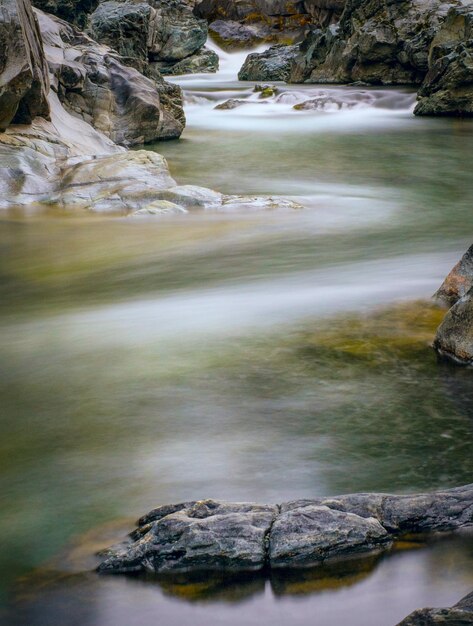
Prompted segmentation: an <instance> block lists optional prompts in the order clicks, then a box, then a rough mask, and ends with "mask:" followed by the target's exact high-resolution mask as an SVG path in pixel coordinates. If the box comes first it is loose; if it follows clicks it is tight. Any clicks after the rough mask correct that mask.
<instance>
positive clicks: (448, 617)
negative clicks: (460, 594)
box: [398, 593, 473, 626]
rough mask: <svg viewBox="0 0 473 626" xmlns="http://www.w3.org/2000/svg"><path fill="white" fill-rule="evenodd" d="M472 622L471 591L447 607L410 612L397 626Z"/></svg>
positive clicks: (458, 625)
mask: <svg viewBox="0 0 473 626" xmlns="http://www.w3.org/2000/svg"><path fill="white" fill-rule="evenodd" d="M471 624H473V593H470V594H468V595H467V596H465V597H464V598H463V599H462V600H460V602H457V604H455V605H454V606H452V607H451V608H447V609H420V610H418V611H414V613H411V615H409V616H408V617H406V619H404V620H402V622H401V623H400V624H398V626H471Z"/></svg>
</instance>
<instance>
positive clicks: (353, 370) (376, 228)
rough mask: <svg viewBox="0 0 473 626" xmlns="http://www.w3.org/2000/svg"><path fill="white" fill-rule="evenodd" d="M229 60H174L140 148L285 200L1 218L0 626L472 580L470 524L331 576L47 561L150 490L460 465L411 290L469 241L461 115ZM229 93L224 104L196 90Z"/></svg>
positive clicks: (409, 590) (354, 482) (443, 597)
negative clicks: (119, 215) (284, 207)
mask: <svg viewBox="0 0 473 626" xmlns="http://www.w3.org/2000/svg"><path fill="white" fill-rule="evenodd" d="M242 60H243V58H242V55H224V54H223V53H222V61H223V62H222V71H221V72H220V73H219V74H217V75H216V76H190V77H182V78H179V79H174V80H176V81H177V82H179V83H180V84H181V85H182V86H183V87H184V88H185V92H186V101H187V105H186V113H187V118H188V127H187V129H186V131H185V133H184V136H183V138H182V140H180V141H177V142H170V143H165V144H159V145H157V146H154V147H153V146H152V147H151V148H152V149H156V150H158V151H160V152H162V153H163V154H164V155H165V156H166V157H167V158H168V161H169V164H170V167H171V171H172V173H173V175H174V177H175V178H176V179H177V180H178V181H179V182H181V183H192V184H199V185H205V186H209V187H213V188H215V189H218V190H220V191H222V192H225V193H239V194H280V195H283V196H286V197H291V198H294V199H295V200H297V201H298V202H300V203H301V204H302V205H303V206H304V207H305V208H304V209H301V210H298V211H274V212H262V213H258V212H253V213H251V212H247V213H245V214H241V215H237V214H231V215H228V214H219V213H206V214H202V213H200V214H199V213H197V214H194V215H188V216H185V217H180V218H173V217H170V218H166V219H156V218H149V219H148V218H143V219H136V220H131V219H118V220H110V219H108V220H103V219H101V218H94V219H92V218H83V217H82V218H80V219H61V218H53V217H48V218H47V219H46V218H44V219H41V218H37V219H36V218H35V219H33V218H29V219H25V220H19V219H17V220H4V221H3V222H2V224H1V230H0V255H1V263H0V272H1V282H0V290H1V296H2V297H1V299H0V315H1V317H0V324H1V326H0V331H1V337H2V351H1V355H0V367H1V382H0V385H1V387H2V404H1V408H2V418H1V420H2V421H1V425H2V437H1V439H0V449H1V456H0V458H1V461H2V474H1V485H0V493H1V494H2V502H1V509H0V510H1V513H0V532H1V537H2V562H1V569H0V577H1V580H2V583H3V592H4V597H7V594H8V596H10V599H11V598H12V596H13V595H15V594H16V600H15V602H16V604H15V608H14V610H13V613H10V615H9V616H8V618H7V622H8V623H9V624H11V623H14V621H15V620H17V621H18V623H20V624H28V625H31V626H39V625H41V626H43V625H47V626H49V625H53V624H68V625H72V624H81V626H84V625H87V626H110V625H112V624H113V625H114V626H129V624H138V625H141V624H148V623H150V622H151V621H153V622H154V621H155V620H156V615H159V618H160V620H161V621H160V623H163V624H177V623H179V624H184V625H185V624H197V625H199V624H204V623H205V624H208V623H211V624H215V625H219V624H226V625H228V624H230V625H232V626H233V625H236V624H241V623H245V624H256V623H258V624H272V625H276V626H278V625H283V624H287V623H289V622H290V623H291V624H302V623H304V624H305V623H307V621H308V620H310V621H311V622H313V623H314V624H317V625H318V626H340V625H341V624H347V623H350V625H351V626H361V625H362V624H363V625H364V626H366V625H367V624H368V625H371V624H372V625H373V626H393V625H394V623H395V622H396V621H398V620H399V619H401V618H402V617H403V616H404V615H406V614H407V613H408V612H410V611H411V610H412V609H414V608H416V607H419V606H422V605H429V604H434V605H441V604H450V603H452V602H454V601H456V600H457V599H458V598H459V597H460V596H461V595H462V594H463V593H466V592H467V591H469V590H471V588H472V586H473V548H472V540H471V537H470V538H469V537H464V538H461V537H459V538H451V539H446V540H444V541H441V542H435V543H433V544H430V545H426V546H421V547H418V548H417V549H416V550H413V551H399V552H395V553H394V554H392V555H389V556H388V557H386V558H384V559H382V560H381V561H379V562H377V563H370V564H369V567H368V565H367V566H366V567H365V568H364V570H363V571H361V572H357V573H356V574H351V575H349V576H348V575H347V576H341V575H340V573H337V574H336V575H335V574H330V573H324V574H323V576H322V575H321V574H320V573H317V572H305V573H299V574H291V575H287V576H285V575H278V576H277V577H274V576H273V577H271V578H268V577H265V576H261V577H254V578H253V577H250V578H247V579H246V580H243V581H242V580H239V581H234V580H233V581H232V580H230V581H228V580H221V579H219V580H216V581H215V580H210V579H207V580H204V581H197V582H195V581H194V582H193V583H192V584H191V583H184V582H182V581H169V580H168V581H162V580H156V581H149V580H147V581H144V580H142V579H124V578H113V579H111V578H103V577H102V578H99V577H97V576H95V574H91V573H87V571H88V570H89V569H90V568H91V567H92V566H93V563H94V561H93V559H92V560H91V561H87V564H85V563H82V562H81V563H80V564H78V563H77V562H75V564H74V566H73V567H72V566H70V565H68V563H69V561H68V560H67V559H66V558H61V557H57V558H55V560H54V561H50V559H51V558H52V557H53V556H54V555H56V554H57V553H58V552H59V551H60V550H61V549H62V548H63V547H64V546H66V544H67V543H68V542H69V541H70V540H71V539H72V538H74V537H76V536H77V535H79V534H80V533H82V532H85V531H89V530H90V529H93V528H94V527H96V526H98V525H100V524H102V523H105V522H111V521H113V520H115V519H119V518H130V517H137V516H138V515H139V514H141V513H143V512H145V511H146V510H148V509H150V508H152V507H153V506H155V505H156V504H158V503H163V502H167V501H178V500H181V499H190V498H198V497H215V498H223V499H228V500H234V499H238V500H257V501H263V502H277V501H282V500H284V499H292V498H296V497H310V496H315V495H321V494H331V493H336V492H347V491H357V490H384V491H397V492H401V491H414V490H418V489H431V488H432V489H433V488H437V487H448V486H454V485H459V484H464V483H467V482H471V481H472V477H473V455H472V454H471V449H472V444H473V432H472V426H473V423H472V420H473V384H472V381H471V373H470V371H468V370H457V369H455V368H450V367H447V366H445V365H439V364H438V363H437V362H436V360H435V357H434V355H433V353H432V350H431V348H430V347H429V342H430V341H431V338H432V334H433V331H434V328H435V326H436V324H438V322H439V320H440V319H441V316H442V312H441V311H438V310H437V309H435V307H432V306H431V305H429V304H428V303H427V302H426V301H421V302H420V303H416V302H414V301H416V300H419V299H427V298H429V296H430V295H431V294H432V293H433V291H435V289H436V288H437V287H438V285H439V284H440V282H441V280H442V278H443V276H444V275H445V274H446V273H447V272H448V271H449V269H450V267H451V266H452V265H453V263H454V262H455V261H456V260H457V259H458V257H459V256H460V255H461V253H462V252H463V251H464V250H465V249H466V247H467V246H468V245H469V244H470V243H471V241H470V233H471V232H472V230H473V228H472V227H473V212H472V211H471V197H472V193H473V179H472V178H471V173H470V170H471V158H472V157H471V155H472V154H473V126H472V124H471V123H470V122H468V121H452V120H426V119H415V118H414V117H413V116H412V108H413V103H414V98H415V96H414V94H413V93H412V92H410V91H409V90H401V89H366V88H360V87H325V86H323V87H318V86H313V85H312V86H300V85H298V86H285V85H278V90H279V91H278V93H277V94H276V95H275V96H274V97H272V98H269V99H268V100H261V99H260V98H259V93H257V92H254V91H253V87H254V86H253V85H252V84H249V83H239V82H238V81H237V80H236V71H237V69H238V67H239V66H240V64H241V62H242ZM229 98H237V99H241V100H244V101H246V103H245V104H243V105H242V106H240V107H238V108H236V109H232V110H215V109H214V107H215V106H216V105H217V104H219V103H222V102H224V101H225V100H227V99H229ZM308 100H312V101H315V102H316V103H317V105H316V108H315V109H305V110H304V109H302V110H300V109H294V108H293V107H294V105H298V104H301V103H303V102H306V101H308ZM406 302H407V304H406ZM400 303H401V304H400ZM380 307H381V309H380ZM128 524H129V522H127V523H126V524H125V527H126V526H127V525H128ZM114 534H115V533H114V532H113V531H110V533H109V534H108V535H107V536H106V537H105V538H103V539H102V543H103V544H106V543H107V542H109V541H111V540H112V535H114ZM81 541H82V543H81V542H79V543H80V545H81V546H82V547H81V551H82V553H85V554H88V555H90V553H92V552H93V549H94V548H93V546H94V545H95V544H93V543H92V542H91V541H88V540H86V539H84V540H81ZM45 562H47V563H46V564H45ZM38 567H39V568H40V569H39V571H38V572H37V573H36V574H34V575H32V574H31V570H32V569H33V568H38ZM20 575H23V576H24V575H26V576H27V578H26V579H25V580H24V581H23V582H22V583H21V584H20V583H18V581H17V578H18V577H19V576H20Z"/></svg>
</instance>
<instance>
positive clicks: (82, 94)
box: [38, 11, 185, 146]
mask: <svg viewBox="0 0 473 626" xmlns="http://www.w3.org/2000/svg"><path fill="white" fill-rule="evenodd" d="M38 18H39V22H40V27H41V31H42V34H43V38H44V45H45V52H46V56H47V59H48V62H49V67H50V70H51V73H52V76H53V85H54V88H55V90H56V91H57V93H58V96H59V99H60V100H61V102H62V103H63V105H64V106H65V107H66V108H67V110H68V111H69V112H70V113H71V114H73V115H74V116H76V117H79V118H81V119H83V120H84V121H86V122H88V123H89V124H91V125H92V126H94V128H97V129H98V130H100V131H101V132H103V133H104V134H105V135H107V136H108V137H110V139H112V141H114V142H115V143H118V144H120V145H124V146H133V145H139V144H143V143H148V142H152V141H157V140H160V139H172V138H177V137H179V136H180V134H181V133H182V130H183V128H184V124H185V118H184V113H183V109H182V100H181V92H180V89H179V87H177V86H174V85H170V84H168V83H165V81H164V80H162V79H161V78H160V77H159V76H157V77H156V80H151V79H148V78H146V77H145V76H143V75H142V74H141V73H140V72H139V71H138V70H136V69H135V68H133V67H130V66H128V65H125V63H124V60H123V59H122V58H121V57H120V56H119V55H118V54H116V53H115V52H114V51H113V50H111V49H110V48H108V47H107V46H104V45H100V44H97V43H96V42H94V41H93V40H92V39H90V38H89V37H87V36H86V35H85V34H84V33H81V32H80V31H78V30H77V29H76V28H75V27H74V26H72V25H70V24H68V23H66V22H64V21H63V20H60V19H59V18H55V17H53V16H48V15H46V14H44V13H42V12H41V11H38Z"/></svg>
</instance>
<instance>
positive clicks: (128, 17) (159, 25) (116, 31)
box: [90, 0, 215, 73]
mask: <svg viewBox="0 0 473 626" xmlns="http://www.w3.org/2000/svg"><path fill="white" fill-rule="evenodd" d="M90 31H91V34H92V36H93V37H94V38H95V39H96V40H97V41H99V42H100V43H104V44H106V45H108V46H110V47H111V48H113V49H115V50H117V51H118V52H119V54H120V55H122V56H123V57H128V58H130V59H131V60H134V61H135V63H136V62H138V63H140V64H141V66H138V69H141V70H142V71H144V68H145V67H146V65H147V64H148V62H153V63H156V64H157V65H156V67H157V68H158V69H161V70H163V69H168V70H171V69H172V67H173V66H175V65H176V64H177V63H179V62H182V61H183V60H184V59H189V58H191V57H192V55H195V54H198V53H199V52H200V51H201V49H202V47H203V46H204V44H205V42H206V41H207V34H208V28H207V22H206V21H205V20H203V19H199V18H197V17H196V16H195V15H194V14H193V12H192V8H191V6H189V4H188V3H186V2H184V1H182V0H159V1H158V0H149V1H148V2H116V1H114V0H111V1H107V2H103V3H101V4H100V5H99V6H98V7H97V9H96V10H95V11H94V13H93V14H92V15H91V16H90ZM210 56H211V55H209V54H207V57H206V59H205V58H204V57H202V56H201V57H199V58H198V59H195V60H194V63H195V64H196V65H197V66H198V67H199V69H198V71H202V68H203V67H205V60H206V61H207V63H209V60H210V59H209V57H210ZM212 59H213V62H215V59H214V58H213V57H212ZM135 66H136V65H135ZM192 67H193V66H192V64H189V65H188V69H189V68H190V69H192ZM167 73H173V72H171V71H167ZM175 73H179V71H177V72H175Z"/></svg>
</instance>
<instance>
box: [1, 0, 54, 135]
mask: <svg viewBox="0 0 473 626" xmlns="http://www.w3.org/2000/svg"><path fill="white" fill-rule="evenodd" d="M48 91H49V78H48V67H47V65H46V62H45V59H44V54H43V44H42V40H41V34H40V32H39V27H38V22H37V20H36V17H35V15H34V13H33V10H32V8H31V4H30V3H29V1H28V0H1V2H0V130H5V129H6V128H7V126H8V125H9V124H10V123H11V122H14V123H17V124H29V123H31V122H32V121H33V119H34V118H35V117H36V116H42V117H44V118H48V116H49V104H48V100H47V95H48Z"/></svg>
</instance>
